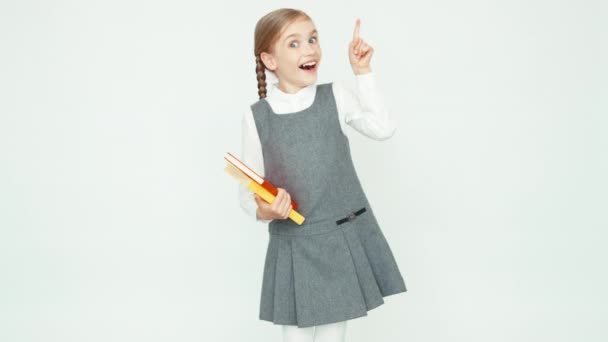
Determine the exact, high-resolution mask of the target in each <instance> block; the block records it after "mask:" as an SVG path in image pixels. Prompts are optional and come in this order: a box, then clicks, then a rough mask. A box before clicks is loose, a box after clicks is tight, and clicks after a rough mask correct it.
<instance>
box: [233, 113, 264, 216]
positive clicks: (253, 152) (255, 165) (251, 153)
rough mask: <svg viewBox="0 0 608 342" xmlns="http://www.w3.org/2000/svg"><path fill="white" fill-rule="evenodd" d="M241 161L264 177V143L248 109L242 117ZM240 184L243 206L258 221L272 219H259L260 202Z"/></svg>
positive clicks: (240, 200) (240, 197)
mask: <svg viewBox="0 0 608 342" xmlns="http://www.w3.org/2000/svg"><path fill="white" fill-rule="evenodd" d="M241 130H242V137H241V161H243V163H245V164H246V165H248V166H249V167H251V168H252V169H253V170H254V171H255V172H256V173H257V174H259V175H260V176H262V177H264V156H263V155H262V144H261V142H260V137H259V135H258V131H257V128H256V126H255V121H254V120H253V113H252V112H251V109H249V110H247V111H246V112H245V113H244V115H243V117H242V119H241ZM238 185H239V202H240V205H241V208H243V210H244V211H245V212H246V213H247V214H248V215H249V216H251V217H253V218H254V219H255V220H256V221H258V222H261V223H268V222H270V221H272V220H263V219H258V218H257V215H256V210H257V208H258V204H257V203H256V202H255V197H254V195H253V192H252V191H251V190H250V189H249V188H247V187H246V186H244V185H243V184H241V183H238Z"/></svg>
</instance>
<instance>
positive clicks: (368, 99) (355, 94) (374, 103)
mask: <svg viewBox="0 0 608 342" xmlns="http://www.w3.org/2000/svg"><path fill="white" fill-rule="evenodd" d="M355 79H356V86H355V89H354V90H353V89H351V87H349V86H347V85H346V84H345V83H343V82H339V83H334V84H333V90H334V95H335V99H336V107H337V109H338V113H339V114H340V117H341V122H340V123H341V124H342V122H344V123H346V124H348V125H349V126H351V127H352V128H354V129H355V130H357V131H358V132H359V133H361V134H363V135H365V136H367V137H369V138H372V139H375V140H386V139H388V138H390V137H391V136H393V134H394V133H395V130H396V127H395V125H394V123H393V122H392V120H391V117H390V115H389V113H388V110H387V109H386V107H385V105H384V102H383V100H382V97H381V94H380V92H379V90H378V87H377V85H376V76H375V73H374V72H369V73H366V74H362V75H356V77H355Z"/></svg>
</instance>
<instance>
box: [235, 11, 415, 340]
mask: <svg viewBox="0 0 608 342" xmlns="http://www.w3.org/2000/svg"><path fill="white" fill-rule="evenodd" d="M359 27H360V21H359V20H357V21H356V24H355V29H354V33H353V40H352V41H351V42H350V44H349V47H348V57H349V61H350V64H351V67H352V70H353V72H354V74H355V78H356V80H357V92H356V94H354V93H353V92H352V91H350V89H348V88H347V87H345V86H342V85H340V84H335V83H325V84H318V83H317V71H318V69H319V66H320V64H321V47H320V45H319V33H318V32H317V30H316V28H315V25H314V23H313V21H312V20H311V18H310V17H309V16H308V15H307V14H305V13H304V12H302V11H299V10H295V9H287V8H283V9H279V10H275V11H273V12H270V13H268V14H267V15H265V16H263V17H262V18H261V19H260V20H259V21H258V23H257V25H256V28H255V47H254V54H255V58H256V73H257V79H258V95H259V98H260V99H259V101H257V102H255V103H253V104H252V105H251V106H250V108H249V109H248V110H247V111H246V113H245V115H244V116H243V120H242V129H243V141H242V159H243V161H244V162H245V163H246V164H248V165H250V166H251V167H252V168H253V169H254V170H256V172H258V173H259V174H260V175H261V176H263V177H264V178H266V179H268V180H269V181H270V182H271V183H273V184H275V185H276V186H277V188H278V189H279V192H278V194H277V197H276V199H275V200H274V201H273V202H272V203H271V204H269V203H266V202H265V201H264V200H263V199H261V198H260V197H259V196H257V195H255V194H252V193H251V192H250V191H249V189H247V188H246V187H244V186H243V185H240V188H239V197H240V202H241V206H242V207H243V209H245V210H246V211H247V213H249V214H250V215H251V216H252V217H255V219H257V220H258V221H259V222H262V223H265V224H266V223H267V224H268V232H269V243H268V248H267V252H266V259H265V264H264V273H263V280H262V289H261V300H260V311H259V318H260V319H261V320H265V321H269V322H273V323H274V324H279V325H282V327H283V328H282V330H283V337H284V341H307V342H308V341H313V338H314V341H316V342H321V341H328V342H329V341H332V342H338V341H343V340H344V337H345V330H346V323H347V321H348V320H349V319H354V318H357V317H362V316H366V315H367V311H369V310H372V309H374V308H376V307H378V306H380V305H382V304H383V303H384V300H383V297H386V296H390V295H393V294H397V293H401V292H405V291H406V287H405V283H404V280H403V277H402V275H401V273H400V271H399V268H398V266H397V263H396V261H395V258H394V256H393V254H392V252H391V249H390V247H389V245H388V243H387V241H386V239H385V237H384V234H383V233H382V231H381V230H380V227H379V225H378V222H377V220H376V218H375V216H374V212H373V210H372V208H371V206H370V203H369V202H368V200H367V197H366V195H365V193H364V191H363V189H362V187H361V184H360V182H359V179H358V176H357V173H356V171H355V169H354V166H353V162H352V159H351V153H350V146H349V142H348V138H347V136H346V135H345V134H344V133H343V132H344V131H345V129H346V125H348V126H350V127H352V128H354V129H355V130H357V131H358V132H360V133H362V134H364V135H365V136H368V137H370V138H372V139H375V140H384V139H388V138H389V137H391V136H392V135H393V133H394V131H395V128H394V126H393V125H392V124H391V122H390V120H389V116H388V114H387V112H386V110H385V109H384V108H383V106H382V103H381V101H380V97H379V95H378V94H377V89H376V87H375V81H374V74H373V73H372V71H371V67H370V59H371V57H372V55H373V52H374V50H373V48H372V47H371V46H369V45H368V44H367V43H366V42H364V41H363V39H361V38H360V37H359ZM266 71H268V72H269V74H270V75H273V76H275V78H276V82H271V84H270V87H269V89H267V83H266V73H265V72H266ZM267 90H268V91H269V92H268V94H267ZM292 198H293V200H294V201H295V202H296V203H298V205H299V208H298V211H299V212H300V213H301V214H302V215H303V216H304V217H305V218H306V219H305V221H304V223H303V224H302V225H297V224H296V223H294V222H293V221H291V220H290V219H288V218H287V215H288V213H289V211H290V210H291V200H292ZM315 327H316V328H315ZM313 328H314V329H315V330H314V331H313Z"/></svg>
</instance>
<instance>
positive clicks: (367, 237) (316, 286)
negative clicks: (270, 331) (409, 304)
mask: <svg viewBox="0 0 608 342" xmlns="http://www.w3.org/2000/svg"><path fill="white" fill-rule="evenodd" d="M328 224H331V222H328ZM298 229H302V232H305V231H304V229H306V226H302V227H299V228H298ZM406 291H407V289H406V286H405V282H404V279H403V276H402V274H401V272H400V270H399V267H398V265H397V263H396V261H395V258H394V256H393V253H392V251H391V249H390V247H389V244H388V242H387V240H386V238H385V236H384V234H383V233H382V231H381V229H380V227H379V226H378V223H377V221H376V219H375V217H374V215H373V212H372V211H370V210H368V211H367V212H364V213H363V214H361V215H359V216H357V217H356V219H354V220H352V221H347V222H345V223H342V224H340V225H337V224H336V223H335V221H334V222H333V225H331V226H328V228H324V229H322V230H320V232H314V233H311V234H297V233H296V234H294V233H292V234H281V232H280V231H279V230H275V231H274V232H273V231H270V230H269V242H268V248H267V252H266V259H265V263H264V275H263V280H262V289H261V299H260V312H259V318H260V319H261V320H264V321H269V322H273V323H274V324H281V325H297V326H298V327H310V326H315V325H320V324H328V323H334V322H338V321H344V320H348V319H353V318H358V317H363V316H366V315H367V312H368V311H369V310H372V309H374V308H376V307H378V306H380V305H382V304H383V303H384V300H383V297H386V296H390V295H393V294H397V293H402V292H406Z"/></svg>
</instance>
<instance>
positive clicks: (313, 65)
mask: <svg viewBox="0 0 608 342" xmlns="http://www.w3.org/2000/svg"><path fill="white" fill-rule="evenodd" d="M316 67H317V62H316V61H311V62H306V63H304V64H301V65H300V69H302V70H307V71H313V70H315V69H316Z"/></svg>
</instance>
